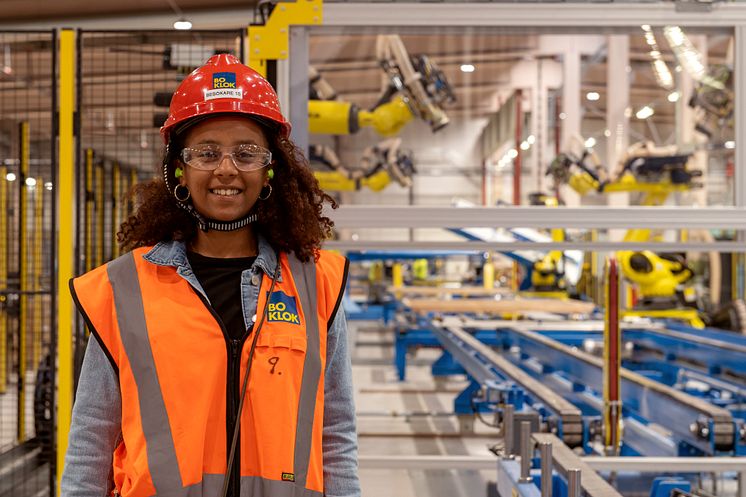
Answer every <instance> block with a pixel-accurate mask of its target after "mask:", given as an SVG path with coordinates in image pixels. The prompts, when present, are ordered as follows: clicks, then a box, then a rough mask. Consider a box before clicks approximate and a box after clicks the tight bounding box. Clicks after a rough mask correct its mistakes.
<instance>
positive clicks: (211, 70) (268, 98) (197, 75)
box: [161, 54, 290, 143]
mask: <svg viewBox="0 0 746 497" xmlns="http://www.w3.org/2000/svg"><path fill="white" fill-rule="evenodd" d="M225 113H236V114H246V115H247V116H256V117H259V118H262V119H264V120H269V121H271V122H273V123H275V124H277V125H278V127H279V132H280V135H281V136H282V137H284V138H287V137H288V136H290V123H289V122H287V121H286V120H285V118H284V117H283V115H282V112H281V111H280V101H279V99H278V98H277V93H275V90H274V88H272V85H270V84H269V82H268V81H267V80H266V79H264V78H263V77H262V75H261V74H259V73H258V72H256V71H254V70H253V69H251V68H250V67H247V66H245V65H243V64H241V62H239V61H238V59H237V58H236V57H234V56H233V55H230V54H218V55H213V56H212V57H210V58H209V59H208V61H207V62H205V64H204V65H203V66H202V67H198V68H197V69H195V70H194V71H192V73H191V74H190V75H189V76H187V77H186V78H185V79H184V81H182V82H181V84H180V85H179V87H178V88H177V89H176V91H175V92H174V95H173V97H172V98H171V106H170V108H169V110H168V119H166V122H165V123H164V124H163V127H162V128H161V136H162V137H163V141H164V142H165V143H168V140H169V138H170V135H171V133H172V132H173V131H174V129H175V128H176V127H178V126H179V125H180V124H184V123H186V122H187V121H189V120H191V119H194V118H195V117H201V116H209V115H211V114H225Z"/></svg>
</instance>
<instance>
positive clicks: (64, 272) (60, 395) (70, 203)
mask: <svg viewBox="0 0 746 497" xmlns="http://www.w3.org/2000/svg"><path fill="white" fill-rule="evenodd" d="M59 50H60V52H59V68H60V69H59V82H60V83H59V84H60V86H59V106H60V107H59V113H58V116H59V123H58V130H59V147H58V150H59V159H58V165H57V166H58V170H59V176H58V181H57V183H58V185H57V216H58V223H59V224H58V229H57V354H58V360H57V368H58V370H57V374H58V379H57V384H58V389H57V495H60V491H59V482H60V478H61V476H62V470H63V469H64V467H65V452H67V439H68V433H69V431H70V418H71V415H72V404H73V367H72V366H73V361H72V342H73V301H72V296H71V295H70V289H69V288H68V282H69V281H70V278H72V277H73V275H74V274H73V247H74V243H75V241H74V233H75V188H74V186H75V148H74V144H75V137H74V134H73V114H74V112H75V31H74V30H71V29H63V30H61V31H60V40H59Z"/></svg>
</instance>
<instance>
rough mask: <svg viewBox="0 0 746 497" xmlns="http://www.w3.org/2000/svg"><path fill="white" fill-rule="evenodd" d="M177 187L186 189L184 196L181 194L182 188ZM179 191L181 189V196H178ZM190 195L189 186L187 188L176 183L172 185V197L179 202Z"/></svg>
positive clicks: (187, 198)
mask: <svg viewBox="0 0 746 497" xmlns="http://www.w3.org/2000/svg"><path fill="white" fill-rule="evenodd" d="M179 188H183V189H184V190H186V196H184V195H183V190H179ZM179 191H182V196H181V197H179ZM191 196H192V192H190V191H189V188H187V187H186V186H184V185H176V186H175V187H174V198H175V199H176V200H178V201H179V202H186V201H187V200H189V197H191Z"/></svg>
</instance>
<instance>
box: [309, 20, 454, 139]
mask: <svg viewBox="0 0 746 497" xmlns="http://www.w3.org/2000/svg"><path fill="white" fill-rule="evenodd" d="M376 52H377V54H376V55H377V57H378V61H379V63H380V64H381V67H382V68H383V70H384V71H385V72H386V75H387V76H388V78H387V83H386V85H385V86H384V88H383V89H382V93H381V95H380V96H379V98H378V102H377V103H376V104H375V105H374V106H373V107H372V108H371V109H370V110H363V109H360V108H359V107H358V106H356V105H355V104H353V103H350V102H343V101H338V100H337V94H336V92H335V91H334V89H333V88H332V87H331V85H329V84H328V83H327V82H326V81H325V80H324V78H323V77H322V76H321V75H320V74H319V73H318V71H316V69H314V68H310V70H309V80H310V83H311V99H310V100H309V103H308V116H309V129H310V131H311V133H317V134H329V135H349V134H353V133H356V132H357V131H358V130H360V129H361V128H373V129H375V130H376V132H377V133H378V134H379V135H381V136H386V137H390V136H394V135H396V134H398V133H399V132H400V131H401V129H402V128H403V127H404V126H405V125H406V124H407V123H409V122H410V121H412V120H413V119H414V118H418V119H421V120H423V121H425V122H426V123H428V124H429V125H430V128H431V129H432V130H433V132H435V131H438V130H439V129H441V128H442V127H444V126H446V125H447V124H448V122H449V119H448V116H447V115H446V114H445V112H444V111H443V108H442V107H443V105H444V104H446V103H449V102H453V101H455V99H456V98H455V96H454V94H453V90H452V89H451V86H450V84H449V83H448V81H447V80H446V78H445V76H444V74H443V72H442V71H441V70H440V69H439V68H438V67H437V65H436V64H435V63H434V62H432V61H431V60H430V59H429V58H428V57H427V56H425V55H416V56H413V57H410V56H409V54H408V53H407V50H406V48H405V47H404V43H402V41H401V38H400V37H399V36H398V35H381V36H379V37H378V38H377V41H376Z"/></svg>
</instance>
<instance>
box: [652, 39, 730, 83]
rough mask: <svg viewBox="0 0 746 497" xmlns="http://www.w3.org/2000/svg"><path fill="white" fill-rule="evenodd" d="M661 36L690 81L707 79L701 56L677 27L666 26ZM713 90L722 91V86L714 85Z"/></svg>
mask: <svg viewBox="0 0 746 497" xmlns="http://www.w3.org/2000/svg"><path fill="white" fill-rule="evenodd" d="M663 34H664V35H665V36H666V39H667V40H668V44H669V45H671V50H673V53H674V55H675V56H676V60H677V61H678V62H679V64H680V65H681V66H682V67H683V68H684V70H685V71H686V72H688V73H689V75H690V76H691V77H692V79H694V80H695V81H702V80H703V79H705V78H707V69H706V68H705V66H704V64H703V63H702V54H701V53H699V50H697V49H696V48H694V45H693V44H692V42H691V41H690V40H689V38H688V37H687V36H686V35H685V34H684V32H683V31H682V30H681V28H680V27H678V26H666V27H665V28H664V29H663ZM707 83H708V84H710V83H711V82H710V81H708V82H707ZM715 88H718V89H723V88H724V85H722V84H721V85H720V86H717V85H716V86H715Z"/></svg>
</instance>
